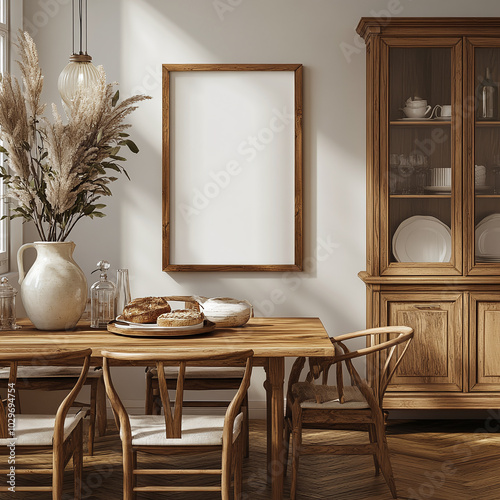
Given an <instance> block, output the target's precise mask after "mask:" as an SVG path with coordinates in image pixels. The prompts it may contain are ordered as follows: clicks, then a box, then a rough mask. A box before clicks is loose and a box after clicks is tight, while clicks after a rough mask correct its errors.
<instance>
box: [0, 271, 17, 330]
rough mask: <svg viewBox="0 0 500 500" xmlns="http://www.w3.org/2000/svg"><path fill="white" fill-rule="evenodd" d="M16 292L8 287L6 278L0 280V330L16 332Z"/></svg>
mask: <svg viewBox="0 0 500 500" xmlns="http://www.w3.org/2000/svg"><path fill="white" fill-rule="evenodd" d="M16 295H17V290H16V289H15V288H13V287H11V286H10V285H9V280H8V279H7V278H5V277H4V278H2V279H1V280H0V330H16V329H18V328H21V327H20V326H18V325H16Z"/></svg>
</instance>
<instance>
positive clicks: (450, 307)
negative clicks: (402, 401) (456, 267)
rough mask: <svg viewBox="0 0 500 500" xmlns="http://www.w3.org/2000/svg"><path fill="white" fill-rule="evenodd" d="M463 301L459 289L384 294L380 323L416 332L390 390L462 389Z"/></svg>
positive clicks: (382, 295) (382, 296)
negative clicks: (409, 328) (433, 292)
mask: <svg viewBox="0 0 500 500" xmlns="http://www.w3.org/2000/svg"><path fill="white" fill-rule="evenodd" d="M462 304H463V297H462V294H459V293H449V294H448V293H439V294H430V293H404V294H396V293H394V294H381V322H382V323H381V324H385V325H394V326H395V325H405V326H410V327H412V328H413V330H414V332H415V334H414V337H413V342H412V343H411V345H410V347H409V349H408V351H407V353H406V355H405V357H404V358H403V361H402V363H401V365H400V366H399V367H398V369H397V370H396V373H395V374H394V377H393V378H392V382H391V385H390V386H389V388H388V391H412V392H415V391H425V392H428V391H440V392H443V391H461V390H462V388H463V375H462V336H463V321H462Z"/></svg>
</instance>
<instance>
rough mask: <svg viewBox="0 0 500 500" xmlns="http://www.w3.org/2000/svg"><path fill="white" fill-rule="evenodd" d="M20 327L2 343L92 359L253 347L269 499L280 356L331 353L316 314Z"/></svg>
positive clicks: (275, 480) (280, 458) (0, 335)
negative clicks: (204, 324) (219, 323)
mask: <svg viewBox="0 0 500 500" xmlns="http://www.w3.org/2000/svg"><path fill="white" fill-rule="evenodd" d="M18 324H19V325H21V326H22V328H21V329H19V330H7V331H5V330H4V331H0V350H3V349H25V348H27V349H33V350H39V351H42V350H56V349H81V348H87V347H90V348H92V359H91V363H92V364H93V365H100V364H101V363H102V354H101V353H102V351H104V350H108V351H111V350H115V351H123V352H125V351H130V352H143V351H144V352H145V351H153V352H160V351H162V350H168V351H169V352H174V351H175V350H178V351H179V352H180V351H189V350H193V351H200V350H205V349H206V350H210V351H212V352H218V353H219V352H220V353H224V352H225V351H230V350H234V349H252V350H253V351H254V364H255V365H257V366H263V367H264V369H265V371H266V381H265V383H264V387H265V389H266V403H267V477H268V481H270V482H271V491H272V499H273V500H279V499H282V498H283V470H284V463H285V453H284V443H283V417H284V392H283V386H284V381H285V358H287V357H298V356H333V355H334V348H333V346H332V343H331V342H330V341H329V339H328V334H327V332H326V330H325V328H324V326H323V324H322V323H321V321H320V319H319V318H251V319H250V321H249V322H248V323H247V324H246V325H244V326H243V327H238V328H220V329H216V330H214V331H212V332H209V333H205V334H201V335H195V336H185V337H175V338H174V337H169V338H160V337H154V338H144V337H141V338H136V337H128V336H122V335H117V334H114V333H110V332H108V331H106V330H96V329H92V328H90V324H89V322H80V323H79V324H78V325H77V327H76V328H75V329H73V330H68V331H42V330H37V329H36V328H34V327H33V325H32V324H31V323H30V322H29V321H28V320H26V319H22V320H20V321H18Z"/></svg>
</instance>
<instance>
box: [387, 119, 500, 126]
mask: <svg viewBox="0 0 500 500" xmlns="http://www.w3.org/2000/svg"><path fill="white" fill-rule="evenodd" d="M389 125H391V126H396V127H407V126H409V125H411V126H412V127H414V126H415V125H417V126H418V127H442V126H445V125H451V120H391V121H390V122H389ZM498 125H499V126H500V122H498Z"/></svg>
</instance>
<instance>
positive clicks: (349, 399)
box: [292, 382, 370, 410]
mask: <svg viewBox="0 0 500 500" xmlns="http://www.w3.org/2000/svg"><path fill="white" fill-rule="evenodd" d="M292 392H293V395H294V397H295V398H296V399H297V400H298V401H299V402H300V406H301V408H316V409H318V410H320V409H325V410H327V409H336V410H352V409H356V410H360V409H363V408H369V407H370V406H369V405H368V403H367V402H366V399H365V397H364V396H363V394H361V391H360V390H359V389H358V387H356V386H351V385H348V386H344V403H341V402H340V401H339V392H338V389H337V386H334V385H313V384H310V383H308V382H298V383H296V384H294V385H293V387H292Z"/></svg>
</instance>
